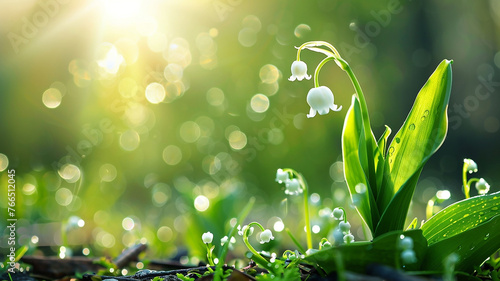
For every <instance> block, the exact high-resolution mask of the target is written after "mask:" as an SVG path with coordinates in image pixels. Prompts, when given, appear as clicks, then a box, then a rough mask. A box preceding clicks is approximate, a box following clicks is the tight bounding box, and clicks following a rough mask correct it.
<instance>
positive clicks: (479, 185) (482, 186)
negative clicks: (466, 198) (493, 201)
mask: <svg viewBox="0 0 500 281" xmlns="http://www.w3.org/2000/svg"><path fill="white" fill-rule="evenodd" d="M476 189H477V192H478V193H479V194H481V195H483V194H486V193H488V191H490V185H489V184H488V183H487V182H486V181H485V180H484V179H483V178H480V179H479V181H477V182H476Z"/></svg>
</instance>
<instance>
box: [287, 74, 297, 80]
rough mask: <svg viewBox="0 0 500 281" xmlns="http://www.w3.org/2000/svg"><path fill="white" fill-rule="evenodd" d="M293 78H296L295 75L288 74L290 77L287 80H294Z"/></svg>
mask: <svg viewBox="0 0 500 281" xmlns="http://www.w3.org/2000/svg"><path fill="white" fill-rule="evenodd" d="M295 79H297V77H295V75H292V76H290V78H288V81H295Z"/></svg>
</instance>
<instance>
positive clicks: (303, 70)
mask: <svg viewBox="0 0 500 281" xmlns="http://www.w3.org/2000/svg"><path fill="white" fill-rule="evenodd" d="M304 78H306V79H307V80H309V79H311V75H307V64H306V63H305V62H303V61H299V60H296V61H294V62H293V63H292V76H290V78H288V80H289V81H295V80H299V81H302V80H303V79H304Z"/></svg>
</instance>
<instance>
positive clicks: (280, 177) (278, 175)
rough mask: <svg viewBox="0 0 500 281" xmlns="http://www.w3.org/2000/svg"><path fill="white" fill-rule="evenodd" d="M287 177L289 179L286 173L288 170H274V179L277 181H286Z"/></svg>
mask: <svg viewBox="0 0 500 281" xmlns="http://www.w3.org/2000/svg"><path fill="white" fill-rule="evenodd" d="M289 179H290V176H289V175H288V172H285V171H283V170H282V169H278V170H277V171H276V181H277V182H278V183H283V182H286V181H287V180H289Z"/></svg>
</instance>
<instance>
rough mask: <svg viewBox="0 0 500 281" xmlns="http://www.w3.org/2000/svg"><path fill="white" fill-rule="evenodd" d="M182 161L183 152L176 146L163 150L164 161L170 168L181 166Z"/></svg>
mask: <svg viewBox="0 0 500 281" xmlns="http://www.w3.org/2000/svg"><path fill="white" fill-rule="evenodd" d="M181 160H182V151H181V149H180V148H179V147H177V146H175V145H169V146H167V147H165V149H164V150H163V161H165V163H167V164H168V165H170V166H174V165H177V164H179V162H181Z"/></svg>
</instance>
